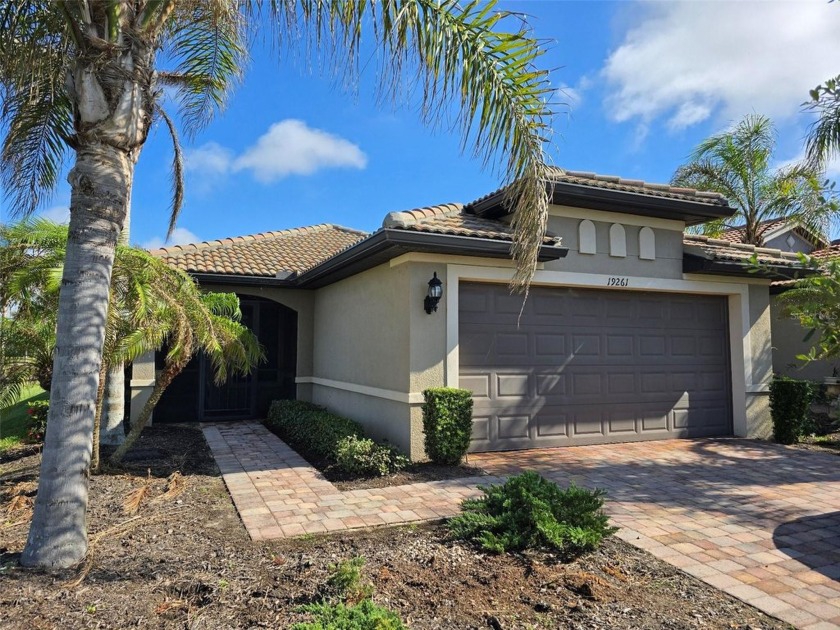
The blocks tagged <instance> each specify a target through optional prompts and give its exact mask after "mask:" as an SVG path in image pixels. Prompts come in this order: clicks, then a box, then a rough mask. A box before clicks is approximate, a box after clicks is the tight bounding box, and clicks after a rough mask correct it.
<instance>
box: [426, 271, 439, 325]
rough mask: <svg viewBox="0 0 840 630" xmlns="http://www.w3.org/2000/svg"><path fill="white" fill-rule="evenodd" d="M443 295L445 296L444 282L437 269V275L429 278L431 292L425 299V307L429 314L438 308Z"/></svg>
mask: <svg viewBox="0 0 840 630" xmlns="http://www.w3.org/2000/svg"><path fill="white" fill-rule="evenodd" d="M441 297H443V282H441V281H440V278H438V277H437V271H435V275H434V276H433V277H432V279H431V280H429V292H428V293H427V294H426V299H425V300H423V308H425V309H426V312H427V313H428V314H429V315H431V314H432V312H433V311H436V310H437V306H438V302H440V298H441Z"/></svg>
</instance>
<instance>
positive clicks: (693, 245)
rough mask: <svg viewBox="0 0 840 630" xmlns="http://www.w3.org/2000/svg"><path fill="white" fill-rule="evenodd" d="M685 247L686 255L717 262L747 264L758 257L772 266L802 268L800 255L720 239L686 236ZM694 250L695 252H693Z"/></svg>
mask: <svg viewBox="0 0 840 630" xmlns="http://www.w3.org/2000/svg"><path fill="white" fill-rule="evenodd" d="M683 245H684V246H685V247H686V253H695V254H700V255H703V256H705V257H707V258H713V259H716V260H730V261H734V262H746V261H748V260H749V259H751V258H752V257H753V256H757V259H758V262H760V263H764V264H772V265H787V266H790V267H797V266H800V265H801V263H800V261H799V255H798V254H795V253H793V252H783V251H781V250H779V249H772V248H769V247H756V246H755V245H747V244H745V243H732V242H730V241H725V240H722V239H719V238H710V237H708V236H701V235H699V234H684V235H683ZM692 250H693V251H692Z"/></svg>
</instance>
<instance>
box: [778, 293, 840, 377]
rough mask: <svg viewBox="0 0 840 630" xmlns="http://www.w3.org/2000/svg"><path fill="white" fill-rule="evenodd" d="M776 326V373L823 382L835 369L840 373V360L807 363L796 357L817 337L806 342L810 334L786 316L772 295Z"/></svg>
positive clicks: (807, 349) (806, 352)
mask: <svg viewBox="0 0 840 630" xmlns="http://www.w3.org/2000/svg"><path fill="white" fill-rule="evenodd" d="M770 311H771V319H772V327H773V371H774V372H776V373H777V374H782V375H784V376H789V377H790V378H799V379H804V380H809V381H818V382H822V380H823V378H825V377H826V376H833V375H834V371H835V369H836V370H837V371H838V372H840V359H838V360H836V361H812V362H810V363H805V362H803V361H800V360H799V359H797V358H796V356H797V355H799V354H808V352H809V351H810V349H811V347H812V346H813V344H814V343H816V341H817V340H818V338H817V337H816V336H814V337H812V338H811V339H809V340H808V341H805V336H806V335H807V334H808V331H806V330H805V329H804V328H803V327H802V326H800V325H799V322H797V321H795V320H793V319H790V318H787V317H784V316H783V315H782V312H781V311H782V308H781V306H780V304H779V302H778V301H777V299H776V297H775V296H773V297H772V298H771V300H770Z"/></svg>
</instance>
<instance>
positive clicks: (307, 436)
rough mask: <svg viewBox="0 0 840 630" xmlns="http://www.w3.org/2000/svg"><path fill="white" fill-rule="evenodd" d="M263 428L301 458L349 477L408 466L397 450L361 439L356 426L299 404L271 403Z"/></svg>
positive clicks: (392, 470)
mask: <svg viewBox="0 0 840 630" xmlns="http://www.w3.org/2000/svg"><path fill="white" fill-rule="evenodd" d="M265 424H266V426H267V427H268V428H269V429H271V430H272V431H274V432H275V433H276V434H277V435H278V436H279V437H280V439H282V440H284V441H285V442H287V443H288V444H289V446H291V447H292V448H293V449H295V450H296V451H298V452H299V453H301V454H302V455H303V456H304V457H311V458H314V459H316V460H322V461H324V462H326V463H328V464H329V465H331V466H333V467H334V468H336V469H337V470H339V471H341V472H343V473H346V474H349V475H360V476H367V475H379V476H383V475H387V474H389V473H392V472H396V471H398V470H401V469H403V468H405V467H406V466H408V464H409V463H410V462H409V459H408V458H407V457H406V456H405V455H404V454H402V453H400V452H399V451H398V450H397V449H395V448H393V447H391V446H388V445H385V444H377V443H376V442H374V441H373V440H371V439H370V438H367V437H365V433H364V429H363V428H362V425H360V424H359V423H358V422H354V421H353V420H350V419H349V418H345V417H343V416H339V415H338V414H334V413H331V412H330V411H327V410H326V409H324V408H323V407H319V406H318V405H314V404H312V403H309V402H305V401H301V400H275V401H273V402H272V403H271V406H270V407H269V409H268V415H267V417H266V420H265Z"/></svg>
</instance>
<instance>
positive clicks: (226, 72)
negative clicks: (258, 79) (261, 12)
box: [161, 0, 247, 137]
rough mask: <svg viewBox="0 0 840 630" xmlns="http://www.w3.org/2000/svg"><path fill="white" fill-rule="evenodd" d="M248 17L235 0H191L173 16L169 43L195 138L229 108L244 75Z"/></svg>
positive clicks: (185, 118) (186, 124)
mask: <svg viewBox="0 0 840 630" xmlns="http://www.w3.org/2000/svg"><path fill="white" fill-rule="evenodd" d="M161 10H163V9H161ZM243 19H244V18H243V13H242V12H241V10H240V6H239V3H238V2H235V1H233V0H207V1H206V2H196V3H189V4H188V5H187V9H186V10H184V11H183V12H180V13H179V12H178V11H176V12H175V14H174V16H173V19H172V22H173V24H172V34H171V35H170V37H169V38H168V41H167V45H168V47H169V48H170V49H171V51H172V56H173V58H174V60H175V72H176V73H177V74H178V75H179V76H180V77H181V78H182V80H181V81H179V82H178V83H176V84H174V85H175V87H176V88H177V90H178V100H179V102H180V110H181V111H180V113H181V116H182V120H183V124H184V130H185V132H186V134H187V136H189V137H193V136H194V135H195V134H196V133H198V132H199V131H201V130H202V129H203V128H204V127H205V126H206V125H207V123H209V122H210V120H212V118H213V115H214V114H215V113H216V112H217V111H220V110H222V109H224V107H225V104H226V101H227V96H228V93H229V91H230V90H231V89H232V88H233V87H234V86H235V85H236V83H237V82H238V81H239V79H240V78H241V76H242V71H243V68H244V65H245V59H246V54H247V53H246V48H245V41H244V21H243Z"/></svg>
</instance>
